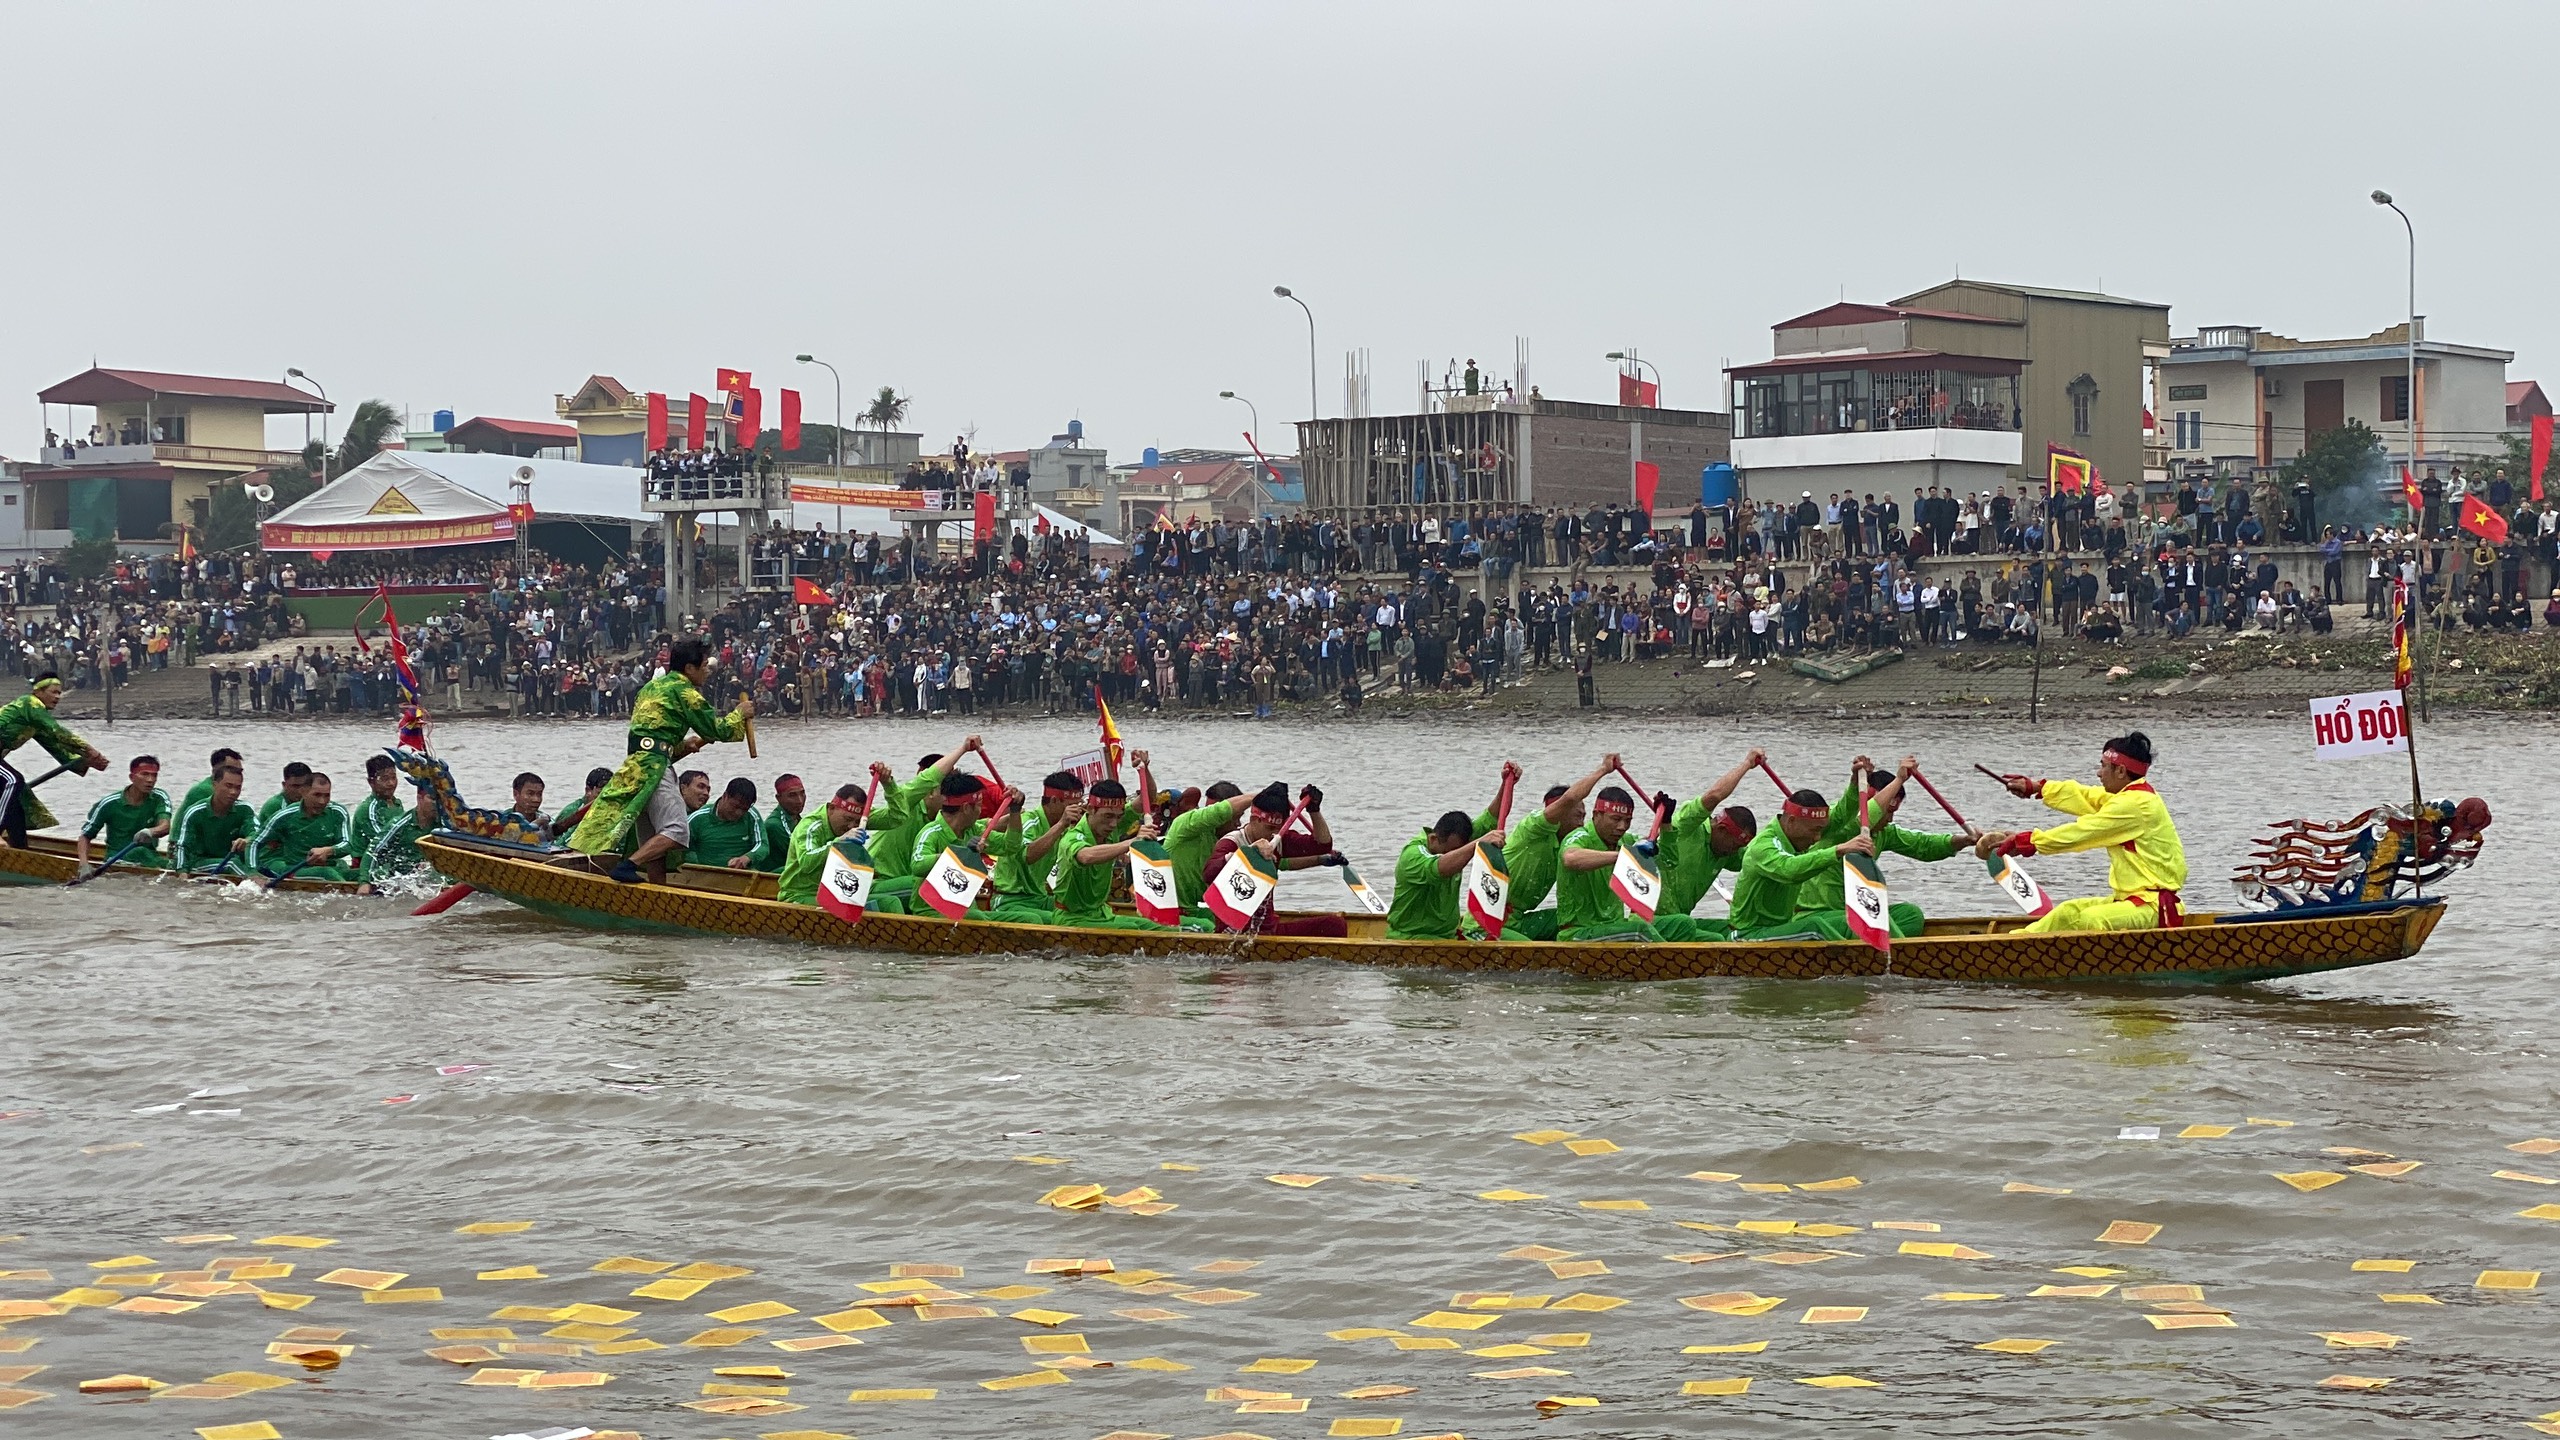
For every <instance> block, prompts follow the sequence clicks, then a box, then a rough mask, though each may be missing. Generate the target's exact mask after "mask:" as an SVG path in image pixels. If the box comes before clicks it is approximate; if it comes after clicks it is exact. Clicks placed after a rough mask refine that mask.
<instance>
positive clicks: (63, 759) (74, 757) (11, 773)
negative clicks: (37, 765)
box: [0, 670, 107, 849]
mask: <svg viewBox="0 0 2560 1440" xmlns="http://www.w3.org/2000/svg"><path fill="white" fill-rule="evenodd" d="M61 703H62V677H61V676H59V675H56V674H54V673H53V672H52V671H50V670H47V671H46V672H44V673H43V674H41V675H39V676H37V677H36V680H35V684H33V685H31V686H29V687H28V688H27V693H26V694H24V695H21V696H19V697H18V698H17V699H15V700H12V701H10V702H9V703H8V704H6V705H0V839H5V842H6V843H7V844H10V845H14V846H17V847H19V848H21V849H24V848H25V847H26V843H27V831H28V830H29V829H31V828H32V829H37V830H42V829H44V828H46V827H47V826H49V825H51V824H53V812H52V811H50V810H47V809H46V808H44V802H43V801H42V800H39V799H37V798H36V793H35V790H34V789H33V788H32V787H31V786H29V785H28V784H27V777H25V776H24V775H21V774H19V773H18V769H17V767H16V766H14V765H12V764H10V763H9V756H10V753H11V752H13V751H15V750H16V749H17V748H18V747H19V746H21V745H24V744H26V743H27V742H28V741H30V740H33V741H34V742H36V743H37V744H38V745H41V746H43V747H44V750H45V753H46V754H48V755H51V756H52V757H53V758H54V760H55V762H56V763H57V764H61V765H66V766H69V767H70V769H71V771H72V773H73V774H75V775H86V774H87V773H89V772H90V771H92V770H99V769H103V768H105V766H106V763H107V757H106V756H105V755H104V754H102V753H101V752H100V751H99V749H98V747H97V746H95V745H92V744H90V743H89V742H88V741H86V740H83V739H81V738H80V737H79V736H77V735H74V734H72V733H71V732H70V731H69V730H66V729H64V728H63V725H62V722H61V721H59V720H56V719H54V718H53V707H54V706H56V705H59V704H61Z"/></svg>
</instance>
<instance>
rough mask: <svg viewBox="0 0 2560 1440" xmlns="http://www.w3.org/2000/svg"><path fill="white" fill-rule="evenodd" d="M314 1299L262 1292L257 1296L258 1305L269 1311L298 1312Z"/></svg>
mask: <svg viewBox="0 0 2560 1440" xmlns="http://www.w3.org/2000/svg"><path fill="white" fill-rule="evenodd" d="M314 1298H315V1297H313V1296H310V1295H287V1294H284V1293H282V1292H281V1291H276V1290H264V1291H260V1292H259V1294H258V1303H259V1304H261V1305H264V1306H266V1307H267V1308H268V1309H270V1310H299V1309H301V1308H302V1307H303V1306H305V1305H308V1304H310V1303H311V1302H312V1300H313V1299H314Z"/></svg>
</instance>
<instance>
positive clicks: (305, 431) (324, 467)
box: [284, 369, 329, 485]
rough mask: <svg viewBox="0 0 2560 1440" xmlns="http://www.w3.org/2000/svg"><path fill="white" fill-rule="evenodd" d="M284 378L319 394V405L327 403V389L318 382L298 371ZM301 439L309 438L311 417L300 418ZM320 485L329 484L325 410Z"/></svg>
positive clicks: (321, 420) (290, 372) (321, 417)
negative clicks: (306, 386) (301, 384)
mask: <svg viewBox="0 0 2560 1440" xmlns="http://www.w3.org/2000/svg"><path fill="white" fill-rule="evenodd" d="M284 378H285V379H286V380H287V381H288V382H290V381H294V380H299V381H301V382H302V383H303V384H305V385H308V386H310V387H311V388H312V389H314V390H317V391H319V392H320V403H321V404H322V405H326V404H328V403H329V390H328V387H327V386H324V385H322V384H321V383H320V382H319V381H317V380H314V379H312V378H311V377H310V376H308V375H305V374H303V373H302V372H301V371H299V370H291V369H288V370H286V371H285V372H284ZM302 438H303V439H304V440H306V441H307V440H309V439H310V438H311V417H310V416H309V415H308V414H305V415H304V416H303V417H302ZM320 483H321V484H323V485H326V484H328V483H329V412H328V411H326V410H322V411H321V412H320Z"/></svg>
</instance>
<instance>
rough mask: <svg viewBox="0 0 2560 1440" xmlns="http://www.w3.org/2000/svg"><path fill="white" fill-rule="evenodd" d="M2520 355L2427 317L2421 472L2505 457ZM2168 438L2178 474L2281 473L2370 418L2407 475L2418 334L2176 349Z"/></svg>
mask: <svg viewBox="0 0 2560 1440" xmlns="http://www.w3.org/2000/svg"><path fill="white" fill-rule="evenodd" d="M2514 358H2515V352H2513V351H2510V350H2490V349H2486V348H2483V347H2480V346H2474V345H2454V344H2450V343H2448V342H2445V341H2441V340H2430V339H2428V338H2427V335H2426V317H2424V316H2420V317H2419V319H2418V389H2417V407H2416V408H2417V429H2418V452H2419V454H2418V461H2417V463H2419V464H2421V465H2429V464H2437V463H2442V462H2448V461H2459V460H2463V459H2467V458H2469V457H2471V456H2474V455H2486V454H2492V453H2495V452H2496V451H2497V449H2498V447H2499V444H2500V438H2501V437H2502V436H2503V435H2504V434H2505V432H2506V428H2507V362H2508V361H2510V360H2513V359H2514ZM2156 363H2157V364H2158V367H2159V369H2158V373H2157V378H2156V380H2155V383H2156V384H2157V386H2158V387H2159V390H2158V397H2157V401H2156V406H2155V409H2156V415H2157V434H2158V435H2159V437H2160V438H2161V439H2162V440H2165V441H2166V442H2167V448H2168V458H2169V460H2170V463H2171V465H2172V466H2173V467H2177V466H2179V465H2181V464H2182V463H2183V462H2207V463H2214V464H2217V465H2219V466H2220V467H2221V468H2223V469H2226V470H2228V469H2231V468H2234V467H2248V466H2262V465H2280V464H2282V463H2284V462H2285V461H2287V460H2290V459H2292V458H2293V457H2295V456H2297V455H2299V454H2301V453H2302V452H2303V450H2304V449H2305V448H2306V447H2307V446H2308V445H2309V444H2310V442H2311V440H2312V439H2313V438H2314V437H2316V436H2318V435H2319V434H2321V433H2322V432H2324V431H2328V430H2334V429H2337V428H2338V427H2340V426H2342V425H2345V424H2346V423H2348V422H2349V421H2351V420H2361V421H2363V422H2364V423H2365V425H2366V426H2367V427H2368V428H2369V429H2371V430H2372V431H2373V432H2374V434H2375V436H2376V437H2378V438H2379V439H2380V440H2381V441H2382V445H2383V448H2384V450H2385V451H2387V452H2388V454H2389V456H2390V461H2391V464H2392V465H2393V466H2394V467H2395V468H2396V467H2397V466H2399V465H2401V464H2403V463H2405V462H2406V461H2407V459H2408V455H2409V435H2408V431H2409V411H2410V405H2409V327H2408V326H2407V325H2405V324H2402V325H2394V326H2392V327H2391V328H2389V329H2387V330H2380V331H2376V332H2375V333H2373V334H2371V335H2367V336H2364V337H2362V338H2360V339H2354V340H2296V339H2293V338H2291V337H2289V336H2284V335H2277V334H2274V333H2271V332H2269V331H2265V330H2260V329H2258V328H2256V327H2255V326H2250V325H2217V326H2208V327H2205V328H2203V329H2200V330H2198V331H2197V332H2196V333H2195V334H2193V335H2190V336H2185V337H2182V338H2178V339H2173V340H2171V341H2170V342H2169V353H2168V354H2167V355H2166V356H2164V357H2162V358H2161V359H2159V360H2158V361H2157V362H2156Z"/></svg>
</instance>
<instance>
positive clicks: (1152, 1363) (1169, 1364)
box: [1129, 1355, 1191, 1370]
mask: <svg viewBox="0 0 2560 1440" xmlns="http://www.w3.org/2000/svg"><path fill="white" fill-rule="evenodd" d="M1129 1368H1130V1369H1132V1370H1188V1369H1190V1368H1191V1367H1190V1366H1188V1365H1185V1364H1183V1363H1182V1362H1181V1361H1179V1360H1167V1359H1166V1358H1164V1357H1163V1356H1161V1355H1148V1356H1144V1357H1141V1358H1139V1359H1136V1360H1132V1361H1130V1362H1129Z"/></svg>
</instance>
